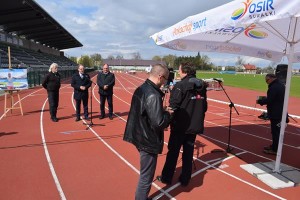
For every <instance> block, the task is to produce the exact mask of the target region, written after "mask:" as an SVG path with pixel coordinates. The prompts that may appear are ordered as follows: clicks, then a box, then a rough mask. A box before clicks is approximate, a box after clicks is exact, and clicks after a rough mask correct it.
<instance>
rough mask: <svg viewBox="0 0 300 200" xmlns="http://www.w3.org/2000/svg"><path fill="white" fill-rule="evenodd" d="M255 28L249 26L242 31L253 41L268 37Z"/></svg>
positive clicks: (254, 26)
mask: <svg viewBox="0 0 300 200" xmlns="http://www.w3.org/2000/svg"><path fill="white" fill-rule="evenodd" d="M255 28H256V25H255V24H252V25H251V26H249V27H248V28H246V29H245V31H244V33H245V35H246V36H248V37H251V38H255V39H264V38H266V37H268V34H267V33H265V32H263V31H259V30H257V29H255Z"/></svg>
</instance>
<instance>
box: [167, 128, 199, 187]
mask: <svg viewBox="0 0 300 200" xmlns="http://www.w3.org/2000/svg"><path fill="white" fill-rule="evenodd" d="M195 139H196V135H195V134H185V133H178V132H175V131H172V130H171V135H170V139H169V144H168V150H169V151H168V153H167V158H166V161H165V165H164V168H163V170H162V178H163V179H164V180H165V181H167V182H171V181H172V179H173V175H174V172H175V169H176V164H177V160H178V156H179V152H180V148H181V146H182V147H183V153H182V171H181V175H180V177H179V179H180V181H181V182H182V183H188V182H189V181H190V179H191V175H192V167H193V154H194V143H195Z"/></svg>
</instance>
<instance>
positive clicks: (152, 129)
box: [123, 79, 170, 154]
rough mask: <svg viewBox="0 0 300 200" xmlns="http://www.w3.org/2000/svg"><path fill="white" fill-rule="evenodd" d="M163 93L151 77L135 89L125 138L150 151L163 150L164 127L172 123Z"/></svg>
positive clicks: (159, 151)
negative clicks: (164, 102)
mask: <svg viewBox="0 0 300 200" xmlns="http://www.w3.org/2000/svg"><path fill="white" fill-rule="evenodd" d="M163 95H164V94H163V92H162V91H161V90H160V89H159V88H158V87H157V86H156V85H155V84H154V83H153V82H152V81H150V80H149V79H147V80H146V81H145V83H143V84H142V85H141V86H140V87H138V88H137V89H136V90H135V92H134V94H133V96H132V100H131V107H130V111H129V115H128V119H127V124H126V128H125V133H124V137H123V140H125V141H127V142H130V143H132V144H134V145H135V146H136V148H137V149H139V150H143V151H146V152H148V153H153V154H159V153H161V152H162V149H163V144H164V129H165V128H166V127H168V125H169V123H170V114H169V113H168V112H167V111H164V109H163V101H162V97H163Z"/></svg>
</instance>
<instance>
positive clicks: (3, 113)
mask: <svg viewBox="0 0 300 200" xmlns="http://www.w3.org/2000/svg"><path fill="white" fill-rule="evenodd" d="M41 90H43V89H38V90H36V91H34V92H32V93H30V94H28V95H26V96H25V97H23V98H21V101H23V100H24V99H26V98H27V97H30V96H32V95H33V94H34V93H36V92H39V91H41ZM18 103H19V101H17V102H16V103H14V106H15V105H17V104H18ZM7 112H9V110H7V111H6V112H5V113H3V114H2V115H1V117H0V120H1V119H2V118H3V117H4V115H5V114H6V113H7Z"/></svg>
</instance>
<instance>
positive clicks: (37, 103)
mask: <svg viewBox="0 0 300 200" xmlns="http://www.w3.org/2000/svg"><path fill="white" fill-rule="evenodd" d="M146 77H147V75H146V74H144V73H137V74H136V75H129V74H125V73H116V86H115V90H114V91H115V94H114V111H115V113H114V119H113V120H109V119H108V118H105V119H102V120H100V119H98V117H99V109H100V108H99V95H98V88H97V87H96V86H93V87H94V88H93V99H92V101H93V116H94V118H93V123H94V125H93V126H92V127H91V128H90V129H88V130H87V129H86V127H87V126H86V125H84V124H83V123H84V122H85V121H79V122H75V116H74V114H75V109H74V103H73V98H72V95H73V89H72V88H71V87H70V84H69V83H68V82H66V83H65V84H63V87H62V88H61V90H60V103H59V110H58V117H59V119H60V121H59V122H58V123H55V122H52V121H51V120H50V116H49V112H48V102H47V94H46V91H45V90H44V89H42V88H41V87H38V88H34V89H28V90H26V91H22V92H21V98H22V105H23V111H24V116H21V115H20V112H19V111H18V110H14V111H13V112H12V113H10V112H9V113H7V116H6V117H4V116H3V110H1V111H0V116H1V117H0V127H1V130H0V180H1V187H0V199H10V200H19V199H22V200H27V199H28V200H32V199H39V200H40V199H43V200H45V199H46V200H47V199H49V200H53V199H71V200H73V199H76V200H77V199H79V200H80V199H134V192H135V188H136V184H137V181H138V177H139V155H138V152H137V150H136V149H135V148H134V147H133V145H131V144H129V143H127V142H124V141H123V140H122V138H123V131H124V128H125V124H126V120H127V115H128V111H129V107H130V101H131V96H132V93H133V91H134V90H135V88H136V87H138V86H139V85H141V84H142V83H143V81H144V80H145V78H146ZM94 80H95V77H94ZM225 89H226V91H227V93H228V95H229V96H230V97H231V100H232V101H233V102H234V103H235V105H236V106H237V109H238V111H239V113H240V115H237V114H236V113H235V112H234V111H233V116H232V129H231V146H232V147H234V150H233V153H235V154H237V155H239V157H236V156H234V155H231V154H225V153H211V150H213V149H220V148H223V149H226V147H227V139H228V123H229V107H228V100H227V99H226V96H225V94H224V93H223V92H222V91H209V92H208V97H209V99H210V100H209V109H208V112H207V114H206V121H205V126H206V129H205V134H204V135H203V136H197V140H196V144H195V151H194V157H195V169H194V171H193V178H192V181H191V183H190V184H189V186H188V187H181V186H180V185H179V183H178V182H177V179H178V176H179V173H180V170H181V169H180V168H181V160H180V159H179V160H178V166H177V169H176V173H175V177H174V180H173V183H172V185H171V186H165V185H164V184H161V183H160V182H158V181H156V180H155V181H154V182H153V184H152V188H151V192H150V194H151V197H153V198H155V199H157V198H158V199H171V198H173V199H180V200H185V199H188V200H190V199H200V198H201V199H230V200H232V199H298V198H299V196H300V188H299V187H293V188H285V189H279V190H274V189H271V188H270V187H269V186H267V185H265V184H264V183H262V182H260V181H259V180H258V179H256V178H255V177H253V176H252V175H250V174H248V173H247V172H246V171H244V170H242V169H241V168H240V165H242V164H247V163H257V162H268V161H273V160H275V156H271V155H265V154H263V152H262V148H263V146H266V145H269V144H270V142H271V134H270V128H269V123H268V122H265V121H261V120H259V119H258V118H257V116H258V115H259V114H260V113H261V112H260V111H255V110H253V109H251V107H255V104H254V103H255V99H256V96H259V95H264V93H261V92H255V91H249V90H243V89H238V88H232V87H226V86H225ZM216 100H217V101H216ZM297 103H298V104H299V98H291V100H290V103H289V111H290V113H291V114H293V115H297V116H299V115H300V109H299V106H297ZM3 104H4V100H3V96H2V97H1V98H0V106H2V107H4V105H3ZM257 108H260V109H264V107H260V106H257ZM87 122H88V121H87ZM299 127H300V126H299V124H297V123H295V122H293V121H292V122H291V123H290V124H289V125H288V126H287V129H286V134H285V139H284V146H283V155H282V162H283V163H285V164H288V165H291V166H293V167H295V168H298V169H299V168H300V161H299V158H298V156H299V152H300V150H299V148H300V129H299ZM165 136H166V137H165V144H166V145H167V142H168V136H169V131H166V132H165ZM166 153H167V146H165V147H164V151H163V154H162V155H160V156H159V159H158V165H157V169H156V175H158V174H160V173H161V170H162V167H163V164H164V161H165V157H166Z"/></svg>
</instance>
